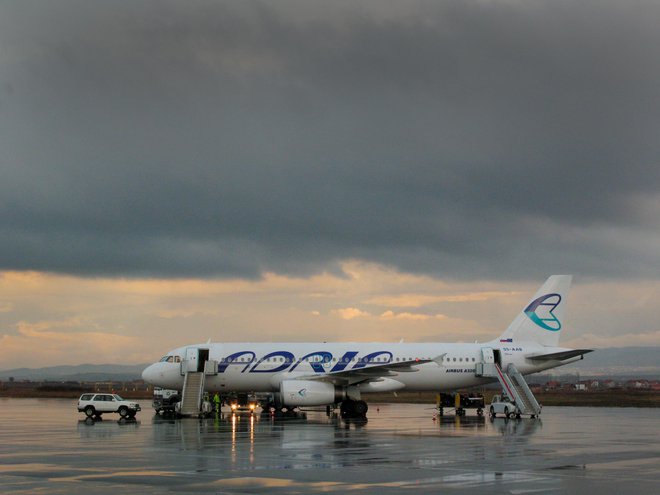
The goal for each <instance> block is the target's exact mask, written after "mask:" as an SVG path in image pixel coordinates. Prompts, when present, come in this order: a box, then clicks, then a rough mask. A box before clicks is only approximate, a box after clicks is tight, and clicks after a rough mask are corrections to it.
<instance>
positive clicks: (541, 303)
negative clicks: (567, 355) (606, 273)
mask: <svg viewBox="0 0 660 495" xmlns="http://www.w3.org/2000/svg"><path fill="white" fill-rule="evenodd" d="M572 278H573V277H572V276H571V275H552V276H551V277H549V278H548V280H546V281H545V283H544V284H543V285H542V286H541V288H540V289H539V290H538V291H537V292H536V294H534V297H533V298H532V299H531V301H530V302H529V303H528V304H527V305H526V306H525V308H524V309H523V310H522V311H521V312H520V314H518V316H517V317H516V318H515V319H514V320H513V322H511V325H509V328H507V329H506V331H505V332H504V333H503V334H502V335H501V336H500V338H499V342H501V343H513V344H515V343H516V342H538V343H539V344H542V345H545V346H552V347H556V346H557V345H559V336H560V335H561V330H562V325H563V323H564V315H565V308H566V299H567V296H568V291H569V289H570V286H571V279H572Z"/></svg>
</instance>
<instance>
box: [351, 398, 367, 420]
mask: <svg viewBox="0 0 660 495" xmlns="http://www.w3.org/2000/svg"><path fill="white" fill-rule="evenodd" d="M368 410H369V406H368V405H367V403H366V402H365V401H363V400H358V401H356V402H355V404H354V405H353V412H354V413H355V415H356V416H365V415H366V414H367V411H368Z"/></svg>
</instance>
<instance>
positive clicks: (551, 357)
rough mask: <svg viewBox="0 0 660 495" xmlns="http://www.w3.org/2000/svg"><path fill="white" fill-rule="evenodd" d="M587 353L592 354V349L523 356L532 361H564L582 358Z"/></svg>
mask: <svg viewBox="0 0 660 495" xmlns="http://www.w3.org/2000/svg"><path fill="white" fill-rule="evenodd" d="M588 352H593V349H572V350H570V351H561V352H553V353H550V354H536V355H531V356H525V357H526V358H527V359H531V360H532V361H564V360H565V359H570V358H573V357H576V356H583V355H585V354H587V353H588Z"/></svg>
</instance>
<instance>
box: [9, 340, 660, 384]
mask: <svg viewBox="0 0 660 495" xmlns="http://www.w3.org/2000/svg"><path fill="white" fill-rule="evenodd" d="M148 365H149V363H144V364H132V365H122V364H80V365H77V366H50V367H47V368H36V369H34V368H17V369H12V370H2V371H0V380H2V381H7V380H9V377H13V378H14V380H32V381H75V382H98V381H131V380H139V379H140V378H141V375H142V370H143V369H144V368H146V367H147V366H148ZM547 373H557V374H570V373H574V374H575V373H579V374H580V375H583V376H585V377H586V376H612V377H617V376H627V377H637V378H649V377H653V378H658V377H660V346H655V347H615V348H614V347H613V348H609V349H597V350H596V351H594V352H592V353H590V354H587V355H586V356H585V358H584V360H582V361H578V362H575V363H571V364H568V365H566V366H562V367H561V368H555V369H554V370H550V371H549V372H546V374H547Z"/></svg>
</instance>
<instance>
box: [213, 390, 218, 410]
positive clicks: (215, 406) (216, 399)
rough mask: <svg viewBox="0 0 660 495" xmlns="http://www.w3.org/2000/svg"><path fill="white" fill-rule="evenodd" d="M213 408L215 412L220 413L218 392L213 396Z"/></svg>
mask: <svg viewBox="0 0 660 495" xmlns="http://www.w3.org/2000/svg"><path fill="white" fill-rule="evenodd" d="M213 406H214V409H215V410H216V412H220V396H219V395H218V392H216V393H215V395H214V396H213Z"/></svg>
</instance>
